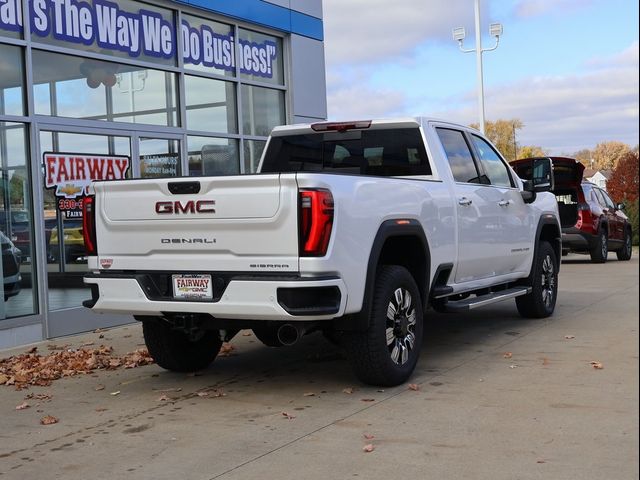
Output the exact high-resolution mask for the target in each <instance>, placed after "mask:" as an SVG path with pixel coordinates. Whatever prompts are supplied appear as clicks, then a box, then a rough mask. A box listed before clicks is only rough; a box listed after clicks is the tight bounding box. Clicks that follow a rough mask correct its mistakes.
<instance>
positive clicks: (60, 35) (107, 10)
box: [29, 0, 177, 65]
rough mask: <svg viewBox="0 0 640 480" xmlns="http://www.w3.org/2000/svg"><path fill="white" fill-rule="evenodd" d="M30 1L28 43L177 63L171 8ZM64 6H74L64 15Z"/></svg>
mask: <svg viewBox="0 0 640 480" xmlns="http://www.w3.org/2000/svg"><path fill="white" fill-rule="evenodd" d="M29 3H30V4H31V6H30V8H31V9H32V10H33V11H34V13H33V14H32V18H33V20H32V22H31V39H32V41H33V42H39V43H46V44H49V45H58V46H61V47H67V48H73V49H77V50H83V51H86V52H95V53H100V54H103V55H113V56H114V57H120V58H129V59H135V60H142V61H145V62H150V63H157V64H160V65H175V64H176V50H177V41H176V36H175V24H174V14H173V12H172V11H171V10H167V9H164V8H158V7H155V6H152V5H149V4H145V3H141V2H138V1H134V0H118V1H117V2H106V1H99V2H98V1H94V0H85V1H83V2H75V1H74V2H64V3H62V2H54V1H46V2H44V1H42V2H32V1H30V2H29ZM61 3H62V8H59V6H60V4H61ZM68 5H70V6H73V8H75V10H74V11H75V12H77V14H76V15H66V11H67V8H69V9H71V7H67V6H68ZM58 10H60V16H58ZM60 17H62V18H60ZM121 25H126V26H127V27H129V28H121Z"/></svg>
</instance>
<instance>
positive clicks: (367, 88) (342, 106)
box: [323, 0, 639, 155]
mask: <svg viewBox="0 0 640 480" xmlns="http://www.w3.org/2000/svg"><path fill="white" fill-rule="evenodd" d="M323 9H324V35H325V61H326V71H327V103H328V116H329V119H330V120H354V119H363V118H386V117H396V116H412V117H413V116H428V117H437V118H443V119H446V120H451V121H454V122H457V123H463V124H465V125H468V124H471V123H478V121H479V108H478V82H477V67H476V55H475V53H462V52H461V51H460V50H459V48H458V43H457V42H456V41H454V40H453V37H452V33H451V31H452V29H453V28H454V27H465V30H466V38H465V40H464V48H466V49H474V48H475V27H474V0H395V1H393V2H389V0H323ZM480 19H481V21H480V30H481V32H482V39H481V42H482V47H483V48H489V47H492V46H493V45H494V44H495V39H494V37H492V36H490V35H489V24H490V23H496V22H498V23H501V24H502V25H503V29H504V32H503V35H502V36H501V37H500V44H499V46H498V48H497V49H496V50H494V51H489V52H485V53H483V70H484V99H485V119H486V120H488V121H496V120H498V119H503V120H508V119H519V120H521V121H522V122H523V124H524V126H523V128H522V129H521V130H519V131H518V132H517V142H518V144H519V145H522V146H524V145H535V146H540V147H542V148H543V149H545V150H546V151H548V152H549V153H550V154H555V155H560V154H572V153H575V152H577V151H578V150H581V149H587V148H588V149H593V148H594V147H595V146H596V145H597V144H598V143H600V142H604V141H612V140H615V141H620V142H624V143H626V144H628V145H629V146H631V147H633V146H636V145H637V144H638V130H639V121H638V110H639V106H638V103H639V86H638V84H639V74H638V64H639V62H638V1H637V0H480Z"/></svg>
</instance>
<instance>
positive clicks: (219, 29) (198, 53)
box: [180, 15, 236, 76]
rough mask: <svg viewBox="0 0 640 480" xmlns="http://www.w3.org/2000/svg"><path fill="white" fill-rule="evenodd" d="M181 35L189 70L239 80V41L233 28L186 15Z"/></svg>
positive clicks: (183, 55)
mask: <svg viewBox="0 0 640 480" xmlns="http://www.w3.org/2000/svg"><path fill="white" fill-rule="evenodd" d="M180 35H181V36H182V58H183V60H184V68H185V69H189V70H198V71H201V72H207V73H215V74H217V75H225V76H235V67H236V66H235V55H234V50H235V38H234V34H233V27H232V26H231V25H226V24H224V23H219V22H212V21H209V20H204V19H201V18H198V17H194V16H192V15H182V26H181V28H180Z"/></svg>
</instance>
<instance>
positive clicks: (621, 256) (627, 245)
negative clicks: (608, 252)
mask: <svg viewBox="0 0 640 480" xmlns="http://www.w3.org/2000/svg"><path fill="white" fill-rule="evenodd" d="M632 251H633V247H632V246H631V230H629V229H626V230H625V231H624V244H623V245H622V248H621V249H620V250H617V251H616V257H618V260H622V261H626V260H631V252H632Z"/></svg>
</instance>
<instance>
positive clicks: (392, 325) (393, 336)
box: [386, 288, 416, 365]
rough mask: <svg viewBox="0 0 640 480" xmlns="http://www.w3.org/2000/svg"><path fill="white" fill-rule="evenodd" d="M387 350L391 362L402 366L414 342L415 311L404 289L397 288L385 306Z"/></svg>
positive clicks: (410, 298)
mask: <svg viewBox="0 0 640 480" xmlns="http://www.w3.org/2000/svg"><path fill="white" fill-rule="evenodd" d="M386 334H387V348H388V349H389V354H390V355H391V360H392V361H393V363H395V364H397V365H404V364H405V363H407V361H408V360H409V353H410V352H411V351H412V350H413V349H414V345H415V341H416V309H415V307H414V306H413V299H412V297H411V294H410V293H409V291H408V290H406V289H405V288H397V289H396V290H395V291H394V292H393V297H392V298H391V299H390V300H389V305H388V306H387V329H386Z"/></svg>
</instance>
